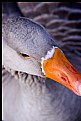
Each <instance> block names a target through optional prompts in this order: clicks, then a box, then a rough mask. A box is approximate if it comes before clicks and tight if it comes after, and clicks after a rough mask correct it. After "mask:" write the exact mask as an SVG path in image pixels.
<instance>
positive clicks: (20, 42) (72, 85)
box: [2, 17, 81, 96]
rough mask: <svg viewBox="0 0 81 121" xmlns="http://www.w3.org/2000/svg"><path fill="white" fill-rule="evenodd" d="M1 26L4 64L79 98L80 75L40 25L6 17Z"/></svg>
mask: <svg viewBox="0 0 81 121" xmlns="http://www.w3.org/2000/svg"><path fill="white" fill-rule="evenodd" d="M2 27H3V29H2V33H3V35H2V39H3V65H5V66H6V67H9V68H10V69H13V70H16V71H21V72H25V73H28V74H32V75H37V76H41V77H44V78H50V79H52V80H54V81H57V82H59V83H61V84H63V85H64V86H66V87H67V88H69V89H70V90H72V91H73V92H74V93H76V94H77V95H79V96H81V74H80V73H79V72H78V71H77V70H76V69H75V68H74V67H73V65H72V64H71V63H70V62H69V61H68V60H67V58H66V57H65V55H64V53H63V52H62V50H61V49H60V47H59V46H58V45H57V44H56V41H55V40H54V39H53V38H52V37H51V36H50V35H49V33H48V32H47V30H46V29H45V28H44V27H43V26H41V25H40V24H38V23H36V22H35V21H33V20H31V19H28V18H25V17H8V18H7V17H5V18H4V19H3V25H2Z"/></svg>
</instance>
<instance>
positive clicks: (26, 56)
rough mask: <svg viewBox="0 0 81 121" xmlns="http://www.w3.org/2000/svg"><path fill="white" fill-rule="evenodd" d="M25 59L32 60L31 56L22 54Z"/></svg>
mask: <svg viewBox="0 0 81 121" xmlns="http://www.w3.org/2000/svg"><path fill="white" fill-rule="evenodd" d="M20 54H21V55H22V56H23V57H24V58H30V57H31V56H29V55H27V54H24V53H20Z"/></svg>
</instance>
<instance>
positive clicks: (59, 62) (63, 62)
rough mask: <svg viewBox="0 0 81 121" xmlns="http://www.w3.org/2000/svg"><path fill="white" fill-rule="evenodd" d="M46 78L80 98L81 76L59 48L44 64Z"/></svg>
mask: <svg viewBox="0 0 81 121" xmlns="http://www.w3.org/2000/svg"><path fill="white" fill-rule="evenodd" d="M42 67H43V70H44V72H45V76H46V77H47V78H50V79H53V80H55V81H57V82H59V83H61V84H63V85H64V86H66V87H67V88H69V89H70V90H72V91H73V92H74V93H75V94H77V95H78V96H81V74H80V73H79V72H78V71H77V70H76V69H75V68H74V67H73V65H72V64H71V63H70V62H69V61H68V60H67V58H66V57H65V55H64V54H63V53H62V52H61V50H60V49H59V48H55V52H54V54H53V56H52V57H51V58H49V59H47V60H43V63H42Z"/></svg>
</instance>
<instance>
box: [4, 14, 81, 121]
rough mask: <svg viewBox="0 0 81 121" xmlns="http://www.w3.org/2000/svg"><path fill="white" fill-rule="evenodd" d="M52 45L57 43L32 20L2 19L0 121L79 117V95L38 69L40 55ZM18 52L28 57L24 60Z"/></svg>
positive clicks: (71, 119)
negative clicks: (0, 105) (0, 115)
mask: <svg viewBox="0 0 81 121" xmlns="http://www.w3.org/2000/svg"><path fill="white" fill-rule="evenodd" d="M17 16H18V14H17ZM28 27H29V29H26V28H28ZM21 28H22V29H21ZM30 31H31V33H32V35H33V39H32V36H31V34H30ZM35 33H36V34H35ZM37 35H38V36H37ZM36 37H37V39H36ZM28 39H29V40H28ZM39 40H40V41H39ZM49 40H50V41H49ZM28 43H29V44H28ZM38 45H40V47H39V46H38ZM52 46H57V45H56V40H54V41H53V39H52V38H51V36H50V35H49V34H48V32H47V31H46V30H45V29H44V27H42V26H41V25H39V24H38V23H36V22H35V21H33V20H31V19H28V18H24V17H19V16H18V17H9V16H7V17H4V18H3V64H4V67H3V120H4V121H45V120H46V121H80V120H81V97H79V96H77V95H75V94H74V93H73V92H72V91H70V90H68V89H67V88H66V87H64V86H62V85H61V84H59V83H57V82H55V81H53V80H51V79H48V78H44V77H43V73H42V72H41V67H40V61H41V58H42V57H44V56H45V55H46V52H47V51H48V50H50V48H51V47H52ZM20 52H22V53H25V54H28V55H30V58H25V59H24V58H23V57H22V56H21V55H20V54H19V53H20ZM26 52H27V53H26ZM32 56H33V58H31V57H32ZM19 60H20V61H19ZM30 67H31V68H30Z"/></svg>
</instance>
